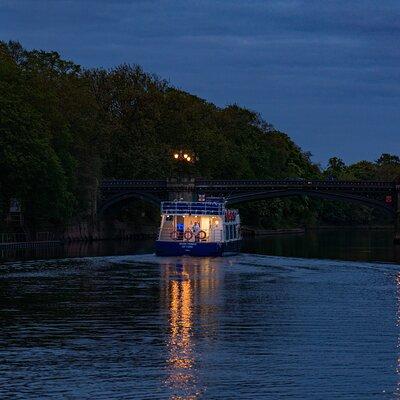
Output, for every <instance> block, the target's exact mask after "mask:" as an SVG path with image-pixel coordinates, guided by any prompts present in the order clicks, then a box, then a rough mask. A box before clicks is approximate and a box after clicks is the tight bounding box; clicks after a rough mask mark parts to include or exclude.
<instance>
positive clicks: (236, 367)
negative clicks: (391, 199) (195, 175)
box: [0, 232, 400, 400]
mask: <svg viewBox="0 0 400 400" xmlns="http://www.w3.org/2000/svg"><path fill="white" fill-rule="evenodd" d="M370 233H371V232H370ZM376 233H377V232H373V235H375V234H376ZM343 234H344V233H343V232H337V233H336V234H335V235H333V236H332V239H328V236H326V235H328V233H323V236H318V237H317V238H316V239H314V242H312V241H311V237H310V236H308V237H297V238H296V237H290V238H288V237H286V238H283V237H280V238H266V239H263V240H256V241H253V242H247V243H245V250H246V251H248V252H250V251H252V252H253V253H262V252H264V253H266V254H267V253H268V252H270V253H271V254H278V255H277V256H268V255H264V254H241V255H238V256H234V257H226V258H203V259H199V258H186V257H180V258H174V257H172V258H157V257H155V256H153V255H150V254H137V255H128V256H126V255H125V256H124V255H113V256H97V257H86V258H75V259H58V260H55V259H52V260H51V259H50V260H43V261H26V260H25V261H10V262H6V263H3V264H0V300H1V303H0V323H1V328H0V398H1V399H187V400H189V399H253V398H254V399H257V398H259V399H281V398H293V399H381V398H383V399H394V398H398V397H400V396H398V395H397V393H398V388H399V387H400V386H399V385H400V369H399V368H400V358H399V357H400V349H399V348H398V345H399V334H400V330H399V327H398V325H397V324H398V321H400V265H398V264H395V263H388V262H395V261H396V257H397V255H396V254H397V253H396V251H395V250H394V248H393V247H392V246H391V244H390V239H389V235H387V234H382V232H381V236H379V235H378V236H376V237H375V239H371V240H367V243H366V242H365V241H366V239H365V236H364V233H362V234H360V233H354V232H353V234H352V235H350V237H347V238H346V239H344V238H343V236H341V235H343ZM324 235H325V236H324ZM357 235H361V236H357ZM385 235H386V236H385ZM385 237H386V239H385ZM335 238H336V239H335ZM335 240H336V242H335ZM291 241H292V242H291ZM290 243H291V244H290ZM346 243H347V244H348V245H349V246H350V247H352V250H349V248H347V249H344V248H343V246H342V245H343V244H346ZM146 246H149V244H148V243H147V244H143V246H139V245H137V247H136V250H135V251H137V252H140V251H145V247H146ZM150 246H151V244H150ZM263 248H264V250H263ZM64 251H66V250H65V249H64ZM92 251H93V249H92ZM98 251H100V250H98ZM118 251H123V250H122V249H121V248H120V249H119V250H118ZM118 251H115V253H118ZM125 251H126V249H125ZM279 254H283V255H288V256H292V257H291V258H290V257H288V258H284V257H282V256H280V255H279ZM58 256H61V254H58ZM300 256H302V257H315V258H309V259H306V258H295V257H300ZM347 256H348V257H349V258H352V259H353V260H354V259H358V260H359V261H334V260H327V259H317V258H316V257H323V258H337V259H339V258H345V257H347ZM372 259H376V260H381V261H386V262H378V261H376V262H371V261H365V260H372Z"/></svg>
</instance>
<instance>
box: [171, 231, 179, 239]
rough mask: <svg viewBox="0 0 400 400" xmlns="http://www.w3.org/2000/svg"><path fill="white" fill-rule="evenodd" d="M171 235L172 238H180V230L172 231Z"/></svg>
mask: <svg viewBox="0 0 400 400" xmlns="http://www.w3.org/2000/svg"><path fill="white" fill-rule="evenodd" d="M169 237H170V238H171V239H172V240H177V239H178V231H172V232H171V233H170V234H169Z"/></svg>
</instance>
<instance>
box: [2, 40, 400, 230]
mask: <svg viewBox="0 0 400 400" xmlns="http://www.w3.org/2000/svg"><path fill="white" fill-rule="evenodd" d="M182 148H183V149H187V150H190V151H191V152H194V153H195V154H196V156H197V157H198V162H196V163H195V164H193V165H190V166H186V170H181V169H178V168H179V167H178V165H177V163H176V162H175V161H174V159H173V157H172V154H173V152H174V151H176V150H177V149H182ZM180 173H184V174H191V175H192V176H198V177H204V178H227V179H229V178H241V179H253V178H254V179H256V178H260V179H273V178H278V179H284V178H295V179H299V178H307V179H312V178H315V179H320V178H326V179H331V178H332V177H333V178H337V179H366V180H368V179H394V178H395V177H397V176H399V175H400V160H399V158H398V157H397V156H394V155H389V154H383V155H382V156H381V157H380V158H379V160H377V162H375V163H372V162H368V161H361V162H359V163H356V164H353V165H350V166H346V165H345V163H344V162H343V161H342V160H340V159H339V158H336V157H333V158H331V159H330V160H329V165H328V168H327V169H326V170H325V171H321V170H320V168H319V167H318V166H317V165H315V164H313V163H312V162H311V160H310V154H309V153H306V152H303V151H302V150H301V149H300V148H299V147H298V146H297V145H296V144H295V143H294V142H293V141H292V140H291V139H290V138H289V137H288V136H287V135H286V134H285V133H283V132H280V131H278V130H276V129H275V128H274V127H273V126H271V125H270V124H269V123H267V122H266V121H264V120H263V119H262V118H261V116H260V115H259V114H257V113H255V112H253V111H251V110H248V109H245V108H242V107H240V106H238V105H237V104H232V105H229V106H227V107H225V108H220V107H217V106H215V105H214V104H211V103H209V102H207V101H205V100H203V99H200V98H198V97H196V96H193V95H191V94H189V93H186V92H184V91H182V90H179V89H177V88H175V87H173V86H172V85H170V84H169V83H168V82H166V81H165V80H163V79H160V78H159V77H157V76H155V75H151V74H148V73H146V72H144V71H143V70H142V69H141V67H139V66H136V65H133V66H132V65H127V64H124V65H120V66H118V67H116V68H114V69H111V70H104V69H93V70H85V69H82V68H81V67H80V66H78V65H76V64H74V63H73V62H71V61H65V60H63V59H61V57H60V56H59V54H58V53H56V52H44V51H36V50H33V51H27V50H25V49H23V48H22V47H21V45H20V44H19V43H15V42H9V43H5V42H0V185H1V186H0V204H2V206H0V207H2V209H0V211H2V213H3V214H5V213H6V211H7V205H8V204H9V202H10V199H12V198H18V199H19V200H20V201H21V203H22V206H23V209H24V215H25V218H26V221H27V226H28V227H29V228H30V229H32V230H37V229H42V228H43V227H44V226H49V225H51V226H52V227H60V228H62V227H63V226H65V225H66V224H68V223H69V222H70V221H72V220H73V219H85V218H89V216H90V215H91V213H92V212H93V211H94V207H95V203H94V201H93V199H94V198H95V195H96V189H97V184H98V182H99V180H101V179H102V178H142V179H143V178H166V177H170V176H175V175H177V174H180ZM346 207H347V208H346ZM351 210H354V207H352V208H351ZM242 212H243V215H244V217H245V220H247V221H248V222H250V223H253V224H260V225H262V226H265V227H271V226H272V227H278V226H293V225H298V224H302V225H304V224H310V223H315V221H316V220H317V218H319V219H320V220H323V221H328V222H334V223H344V222H349V221H351V222H352V223H354V218H358V219H359V220H360V221H363V222H369V221H371V218H370V215H369V214H368V213H367V212H366V211H365V210H364V209H361V208H360V209H358V211H357V212H356V213H353V217H351V218H350V208H349V207H348V206H344V205H335V206H332V205H331V204H330V203H326V202H321V201H316V200H310V199H307V198H299V199H296V198H295V199H275V200H268V201H261V202H255V203H251V204H249V205H246V206H243V207H242ZM368 212H369V211H368ZM132 215H133V214H132ZM354 215H355V216H356V217H354ZM368 215H369V216H368Z"/></svg>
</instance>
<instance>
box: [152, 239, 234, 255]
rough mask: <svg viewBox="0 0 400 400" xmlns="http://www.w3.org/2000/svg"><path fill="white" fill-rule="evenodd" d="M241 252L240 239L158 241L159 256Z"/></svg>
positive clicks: (157, 253)
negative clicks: (213, 241) (221, 240)
mask: <svg viewBox="0 0 400 400" xmlns="http://www.w3.org/2000/svg"><path fill="white" fill-rule="evenodd" d="M239 252H240V240H234V241H230V242H226V243H204V242H178V241H177V242H171V241H162V240H157V241H156V255H157V256H184V255H188V256H194V257H218V256H223V255H228V254H232V253H239Z"/></svg>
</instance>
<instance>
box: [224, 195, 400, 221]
mask: <svg viewBox="0 0 400 400" xmlns="http://www.w3.org/2000/svg"><path fill="white" fill-rule="evenodd" d="M294 196H310V197H318V198H322V199H325V200H334V201H345V202H351V203H357V204H362V205H365V206H369V207H372V208H377V209H380V210H382V211H384V212H386V213H387V214H390V215H391V216H392V217H393V218H395V217H396V211H395V210H394V208H393V207H391V206H390V205H388V204H386V203H384V202H383V201H379V200H375V199H371V198H369V197H365V196H358V195H353V194H350V193H332V192H325V191H317V190H304V189H301V190H299V189H285V190H269V191H259V192H251V193H237V194H233V195H231V196H229V197H228V198H227V204H228V205H235V204H239V203H244V202H248V201H256V200H265V199H271V198H278V197H294Z"/></svg>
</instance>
